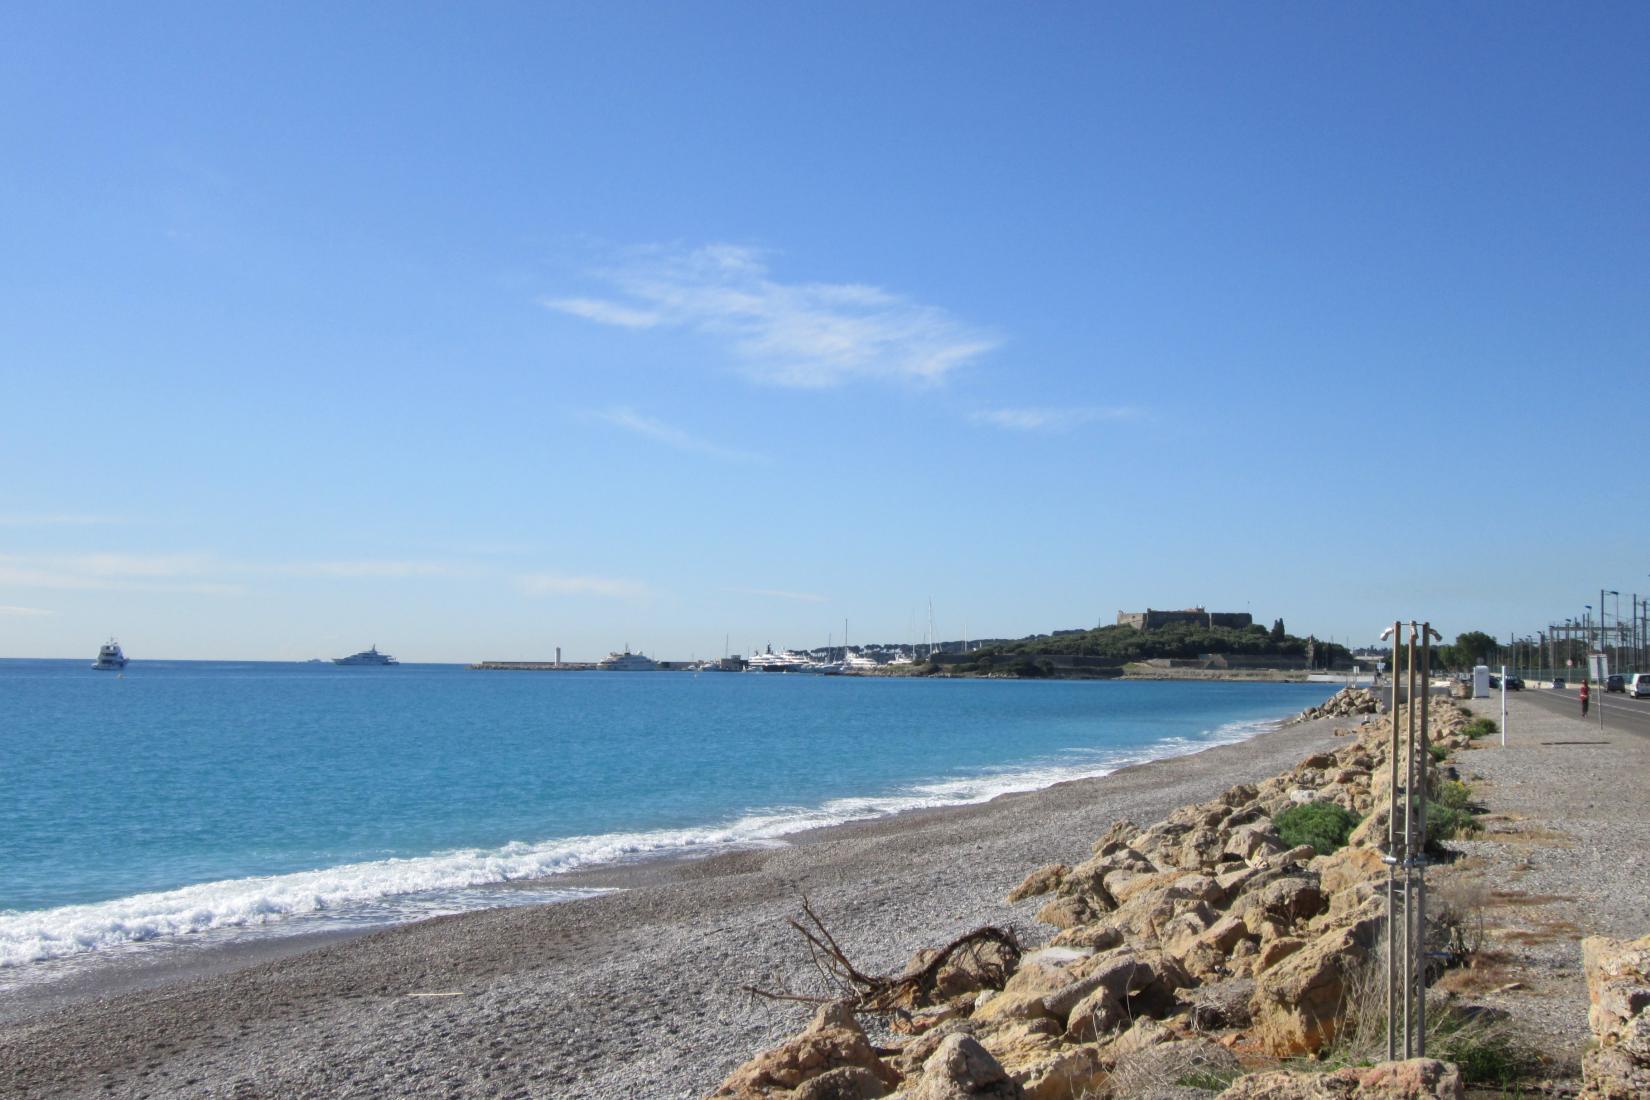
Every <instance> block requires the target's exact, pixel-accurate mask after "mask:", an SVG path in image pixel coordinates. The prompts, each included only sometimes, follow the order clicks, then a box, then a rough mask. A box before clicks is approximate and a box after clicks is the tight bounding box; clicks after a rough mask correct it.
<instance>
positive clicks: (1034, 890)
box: [1008, 863, 1071, 904]
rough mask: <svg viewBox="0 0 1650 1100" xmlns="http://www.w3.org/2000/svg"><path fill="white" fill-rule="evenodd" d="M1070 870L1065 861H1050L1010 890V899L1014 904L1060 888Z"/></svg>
mask: <svg viewBox="0 0 1650 1100" xmlns="http://www.w3.org/2000/svg"><path fill="white" fill-rule="evenodd" d="M1070 870H1071V868H1070V867H1067V866H1066V865H1065V864H1064V863H1050V864H1049V865H1048V866H1046V867H1039V868H1037V869H1036V870H1035V871H1033V872H1031V874H1029V875H1027V876H1026V877H1025V878H1024V879H1023V880H1021V882H1020V885H1018V886H1016V887H1015V888H1014V889H1012V890H1010V891H1009V892H1008V901H1009V902H1010V903H1011V904H1012V903H1013V902H1016V901H1024V900H1025V899H1026V898H1034V897H1036V896H1037V895H1038V894H1046V893H1048V892H1049V891H1051V890H1055V889H1058V888H1059V886H1060V882H1061V880H1063V879H1064V878H1065V877H1066V874H1067V872H1069V871H1070Z"/></svg>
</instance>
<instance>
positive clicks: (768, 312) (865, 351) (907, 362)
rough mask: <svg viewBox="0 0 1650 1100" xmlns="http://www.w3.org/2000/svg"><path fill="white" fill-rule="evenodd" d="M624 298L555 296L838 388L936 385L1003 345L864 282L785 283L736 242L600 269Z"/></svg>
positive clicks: (657, 251)
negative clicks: (856, 383)
mask: <svg viewBox="0 0 1650 1100" xmlns="http://www.w3.org/2000/svg"><path fill="white" fill-rule="evenodd" d="M596 275H597V277H598V278H600V279H601V280H602V281H604V282H606V283H607V284H608V285H609V286H611V287H612V288H613V289H614V290H615V291H616V292H617V293H618V295H619V297H617V298H590V297H577V298H550V299H546V300H545V302H544V304H545V305H546V306H548V307H549V308H551V309H555V310H559V311H560V312H562V313H567V314H570V315H572V316H575V317H583V318H585V319H586V320H590V321H595V322H597V323H600V324H608V325H618V326H621V327H625V328H654V327H670V328H683V329H690V330H693V331H696V332H700V333H703V334H705V335H707V336H709V337H711V338H713V339H716V340H718V341H721V342H722V343H724V344H725V345H726V346H727V348H728V350H729V351H730V352H731V353H732V354H733V356H734V357H735V358H737V359H738V361H739V362H740V364H741V367H742V369H743V370H744V371H745V373H747V374H749V375H750V376H751V377H753V378H755V379H757V380H759V381H763V382H769V383H773V384H776V385H782V386H800V387H816V388H817V387H824V386H834V385H838V384H840V383H842V382H845V381H848V380H850V379H854V378H873V379H882V380H895V379H897V380H915V381H921V382H938V381H941V380H943V379H944V378H945V376H946V375H948V374H949V373H950V372H952V371H954V370H956V369H957V368H959V367H962V366H964V365H966V364H967V363H970V362H972V361H974V360H975V359H978V358H979V357H980V356H982V355H984V354H985V353H987V352H989V351H991V350H992V349H993V348H995V347H997V346H998V344H1000V343H1001V339H1000V338H999V337H998V336H997V335H996V334H994V333H992V332H990V331H988V330H986V329H983V328H979V327H977V326H974V325H970V324H967V323H965V322H963V321H961V320H959V319H957V318H956V317H953V316H952V315H951V314H950V313H949V312H947V311H946V310H944V309H941V308H939V307H937V306H930V305H924V304H922V303H920V302H914V301H911V300H910V299H909V298H905V297H903V296H901V295H898V294H894V293H891V292H889V291H886V290H883V289H881V288H880V287H875V286H867V285H863V284H858V283H783V282H779V281H778V280H776V279H774V278H772V277H771V276H770V274H769V271H768V266H767V263H766V260H765V257H764V254H763V253H762V252H760V251H759V250H757V249H753V248H745V247H741V246H739V245H730V244H715V245H708V246H706V247H703V248H697V249H682V248H652V249H646V250H640V251H638V252H636V253H633V254H632V255H631V258H630V259H628V260H627V261H625V262H623V263H620V264H617V265H615V266H613V267H610V268H607V269H605V270H602V271H599V272H597V273H596Z"/></svg>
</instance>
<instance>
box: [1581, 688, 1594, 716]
mask: <svg viewBox="0 0 1650 1100" xmlns="http://www.w3.org/2000/svg"><path fill="white" fill-rule="evenodd" d="M1591 694H1592V693H1591V692H1590V691H1589V689H1588V687H1587V681H1586V680H1583V681H1581V716H1582V717H1583V718H1585V717H1587V700H1588V698H1589V697H1590V696H1591Z"/></svg>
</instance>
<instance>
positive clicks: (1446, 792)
mask: <svg viewBox="0 0 1650 1100" xmlns="http://www.w3.org/2000/svg"><path fill="white" fill-rule="evenodd" d="M1438 802H1439V804H1440V805H1443V806H1447V807H1449V808H1450V809H1452V810H1464V809H1466V808H1467V806H1468V804H1469V803H1471V802H1472V788H1471V787H1469V786H1467V785H1466V784H1465V783H1463V782H1461V781H1460V780H1458V779H1446V780H1444V781H1443V782H1442V783H1440V784H1439V785H1438Z"/></svg>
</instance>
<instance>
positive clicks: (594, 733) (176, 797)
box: [0, 660, 1332, 975]
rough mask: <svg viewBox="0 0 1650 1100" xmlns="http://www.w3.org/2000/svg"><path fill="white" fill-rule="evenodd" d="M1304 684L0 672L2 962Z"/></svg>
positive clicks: (422, 895)
mask: <svg viewBox="0 0 1650 1100" xmlns="http://www.w3.org/2000/svg"><path fill="white" fill-rule="evenodd" d="M1331 690H1332V688H1331V687H1330V686H1328V685H1316V684H1314V685H1304V684H1300V685H1296V684H1222V683H1184V682H1179V683H1133V682H1069V681H1067V682H1021V681H996V680H921V679H879V678H857V677H811V676H792V675H773V674H768V675H759V674H743V675H741V674H737V673H720V672H707V673H701V674H693V673H679V672H651V673H649V672H641V673H616V672H537V673H535V672H477V671H470V670H468V669H465V668H463V667H459V666H445V665H441V666H436V665H423V666H420V665H403V666H400V667H395V668H335V667H333V666H331V665H317V664H275V663H269V664H262V663H257V664H227V663H210V662H188V661H183V662H149V661H133V662H132V663H131V664H130V665H129V666H128V667H127V669H126V671H125V673H124V674H121V675H116V674H113V673H108V672H94V671H92V670H91V669H90V668H88V667H87V664H86V662H84V661H23V660H5V661H0V968H7V969H9V970H11V972H12V973H13V974H16V973H18V968H21V969H23V970H26V969H28V968H29V967H31V966H33V965H35V964H38V963H40V962H42V961H43V960H54V959H63V958H66V957H72V956H84V957H85V958H86V959H87V961H91V962H95V960H97V959H98V958H107V957H111V956H115V955H118V954H120V953H121V952H126V951H132V950H141V949H142V946H143V945H152V944H157V943H174V942H179V941H187V940H189V939H191V938H196V939H198V938H201V937H210V938H213V939H223V938H225V937H228V938H234V937H236V936H267V935H272V934H286V933H288V932H297V931H302V930H314V929H316V928H317V927H321V926H327V925H337V924H339V923H350V924H358V925H359V924H367V925H371V924H387V923H394V922H398V921H404V920H410V919H416V918H418V917H422V916H427V915H431V914H435V913H445V912H455V911H462V910H466V909H474V908H481V907H486V906H492V905H501V904H519V903H522V902H527V901H532V902H538V901H544V900H546V899H551V900H554V899H556V898H561V897H570V896H575V893H574V892H570V891H558V890H557V889H556V888H555V882H554V876H556V875H557V874H558V873H561V872H566V871H568V870H571V869H573V868H577V867H581V866H587V865H590V864H594V863H600V862H607V861H614V860H622V859H634V858H641V857H645V856H650V855H659V854H672V853H708V852H713V851H717V850H722V849H725V848H728V847H733V846H741V845H744V846H749V845H764V844H778V843H783V842H784V841H783V839H782V838H784V837H785V836H786V835H787V834H789V833H794V832H797V831H799V830H802V829H807V828H811V827H815V826H820V825H829V824H834V823H838V822H845V821H853V820H858V819H865V818H872V817H878V816H882V815H885V814H892V813H897V812H898V811H900V810H905V809H910V808H914V807H922V806H947V805H958V804H962V803H969V802H980V801H984V800H986V799H989V798H991V797H993V796H995V795H998V794H1002V793H1004V792H1008V791H1022V790H1030V789H1033V788H1037V787H1043V786H1047V785H1049V784H1051V783H1055V782H1058V781H1060V780H1063V779H1071V778H1076V777H1081V776H1094V775H1101V774H1104V773H1106V772H1109V771H1112V770H1114V769H1116V768H1118V767H1121V766H1123V765H1125V764H1129V763H1134V762H1139V761H1144V760H1148V759H1152V758H1157V757H1164V756H1172V755H1176V754H1181V753H1187V752H1193V751H1196V750H1197V749H1199V748H1203V747H1205V746H1208V745H1212V744H1219V743H1225V742H1232V741H1237V740H1241V739H1243V738H1246V737H1249V736H1252V735H1254V734H1255V733H1257V732H1259V731H1261V730H1263V729H1265V728H1267V727H1268V726H1269V725H1270V724H1272V723H1274V722H1276V721H1277V720H1279V719H1282V718H1284V717H1286V716H1288V715H1290V714H1292V713H1294V712H1296V711H1299V710H1301V709H1302V708H1304V707H1307V706H1311V705H1314V704H1316V703H1318V702H1321V701H1322V700H1323V699H1324V698H1325V697H1326V696H1327V695H1328V694H1329V693H1330V691H1331ZM529 879H548V880H549V882H548V883H546V884H543V886H542V887H541V888H540V889H536V890H531V891H523V890H521V889H516V888H508V887H505V886H503V885H502V884H506V883H519V882H521V881H522V880H529ZM5 973H6V970H0V975H4V974H5Z"/></svg>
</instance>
